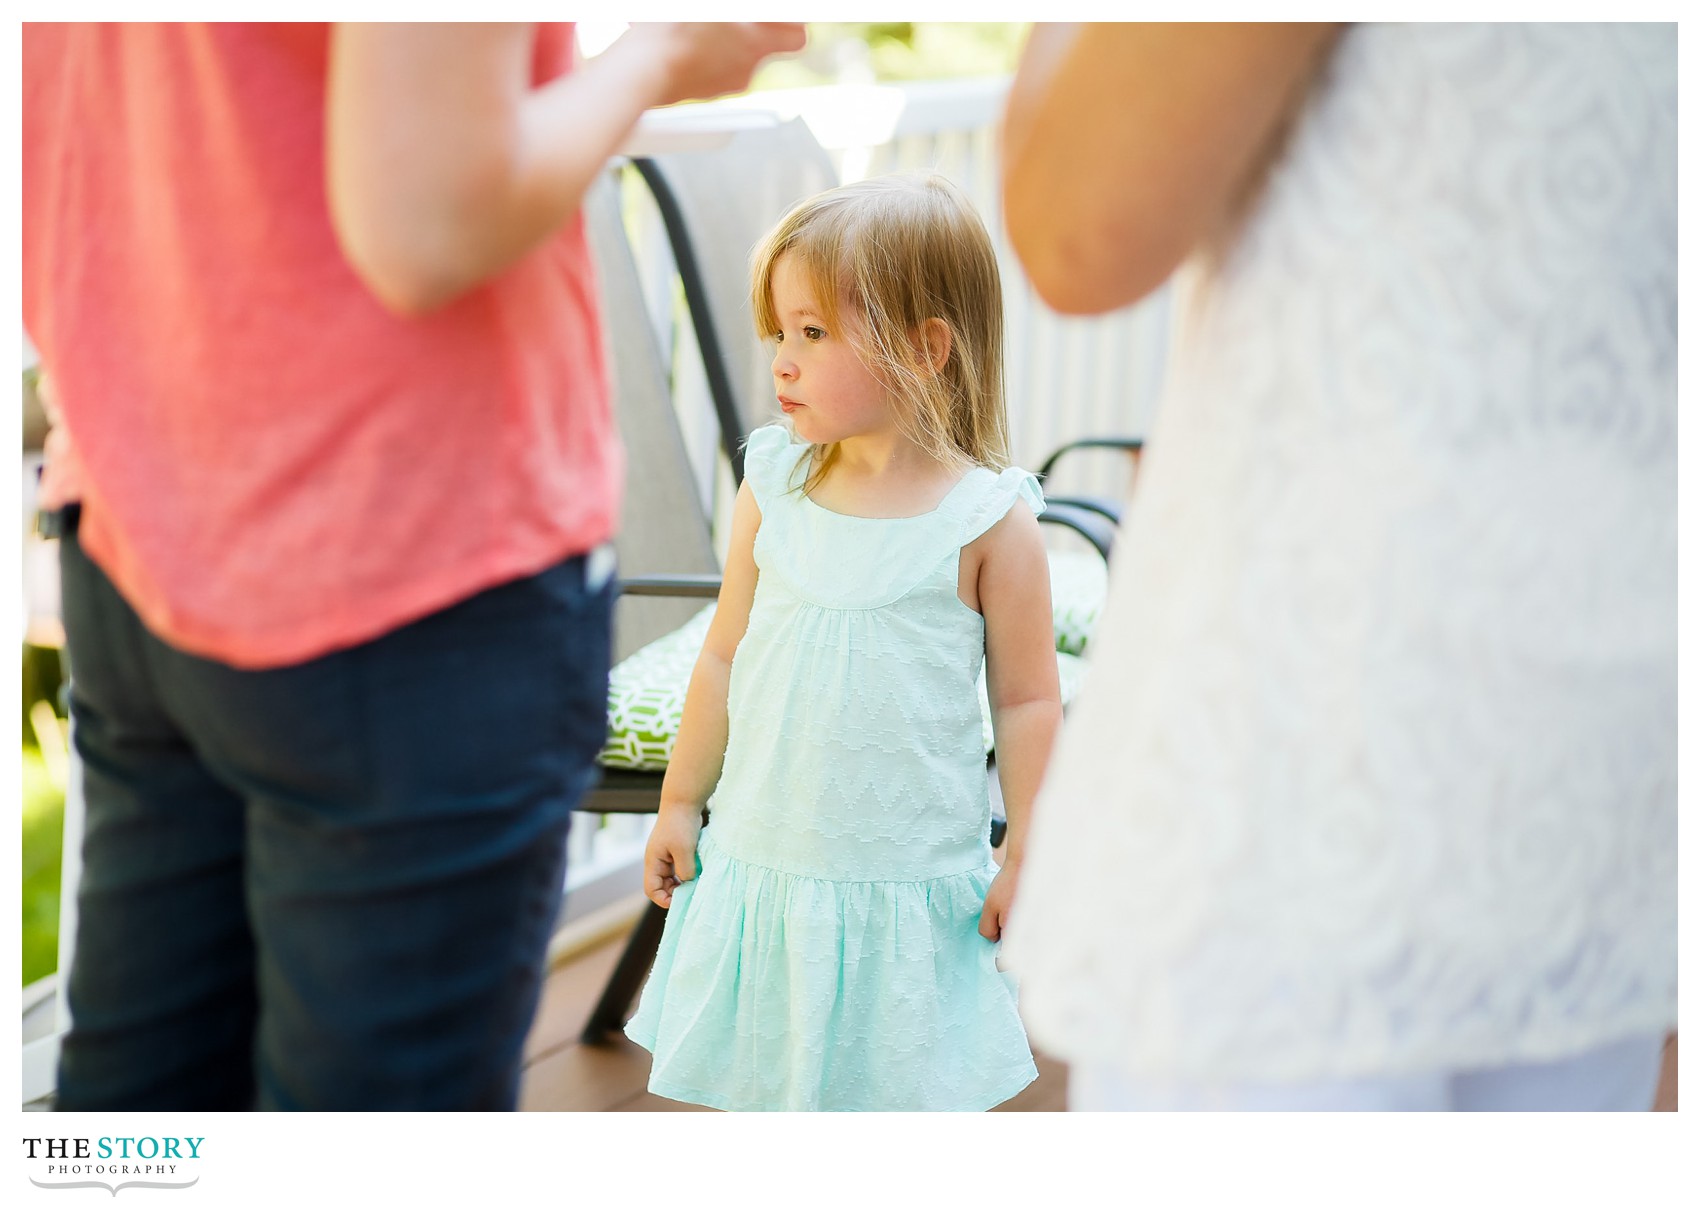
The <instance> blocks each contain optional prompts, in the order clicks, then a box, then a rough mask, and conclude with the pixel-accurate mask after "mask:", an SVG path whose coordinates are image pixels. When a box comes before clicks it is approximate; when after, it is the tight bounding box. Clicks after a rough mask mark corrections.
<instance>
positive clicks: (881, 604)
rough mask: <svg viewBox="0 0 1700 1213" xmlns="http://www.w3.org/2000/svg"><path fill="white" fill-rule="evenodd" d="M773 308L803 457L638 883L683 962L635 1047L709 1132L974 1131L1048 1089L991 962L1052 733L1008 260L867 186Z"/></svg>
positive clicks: (762, 313) (950, 214)
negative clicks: (1010, 442)
mask: <svg viewBox="0 0 1700 1213" xmlns="http://www.w3.org/2000/svg"><path fill="white" fill-rule="evenodd" d="M752 298H753V303H754V309H755V315H756V323H757V326H758V328H759V330H760V331H761V332H763V333H765V334H768V335H770V336H771V337H772V339H773V340H774V341H775V342H776V343H777V351H776V353H775V356H774V359H773V378H774V386H775V388H776V390H777V393H778V397H779V406H780V408H781V409H782V410H783V411H784V413H785V415H786V417H787V418H788V420H789V422H790V425H789V428H786V427H783V426H779V425H772V426H767V427H764V428H762V429H758V430H756V431H755V432H754V433H753V434H751V435H750V438H749V444H748V447H747V449H746V451H745V456H744V459H745V465H744V466H745V481H744V485H743V488H742V489H741V490H740V491H739V494H738V499H737V504H736V506H735V508H734V513H733V523H732V541H731V551H730V554H729V556H728V559H727V564H726V573H725V580H724V583H723V587H722V589H721V591H720V599H719V605H718V607H717V609H716V611H715V615H714V622H713V624H712V626H711V628H710V630H709V633H708V637H707V640H706V641H705V643H704V645H703V651H702V655H701V657H700V658H699V659H698V661H697V664H696V668H695V670H694V672H693V673H692V675H691V682H690V689H689V691H688V693H687V696H686V700H685V709H684V717H683V720H682V722H681V726H680V729H679V735H678V741H677V744H676V746H675V748H674V751H673V756H672V760H671V762H670V764H669V765H668V768H667V777H666V780H665V783H664V785H663V789H662V798H661V811H660V817H659V819H658V820H657V822H656V825H655V828H654V831H653V832H652V833H651V835H650V838H649V845H648V848H647V850H646V853H645V858H644V888H645V891H646V892H647V893H648V894H649V896H650V898H651V899H652V900H654V901H655V902H656V903H657V904H659V905H662V906H667V907H669V913H668V915H667V927H666V933H665V934H664V935H663V937H662V940H661V946H660V950H659V953H658V955H657V957H656V961H655V969H654V971H653V973H652V974H651V975H650V978H649V982H648V984H647V986H646V987H645V989H644V992H643V996H642V999H641V1000H640V1003H639V1006H638V1011H637V1014H636V1016H635V1017H634V1018H633V1019H632V1021H631V1023H630V1024H629V1025H627V1027H626V1033H627V1035H629V1036H630V1037H631V1038H632V1039H633V1040H635V1041H637V1042H638V1043H639V1044H641V1045H643V1046H644V1047H645V1048H647V1049H649V1050H650V1051H651V1052H652V1053H654V1055H655V1060H654V1066H653V1069H652V1071H651V1074H650V1080H649V1089H650V1090H651V1091H653V1092H655V1093H656V1094H658V1095H663V1096H667V1097H670V1098H673V1099H679V1100H684V1101H687V1102H690V1103H697V1104H708V1105H711V1106H713V1107H718V1108H726V1109H740V1110H803V1109H819V1110H837V1111H848V1110H907V1111H919V1110H940V1111H980V1110H984V1109H987V1108H990V1107H992V1106H993V1105H995V1104H998V1103H1000V1102H1002V1101H1003V1100H1005V1099H1008V1098H1009V1097H1010V1096H1012V1095H1014V1094H1015V1093H1016V1092H1017V1091H1019V1090H1021V1089H1022V1088H1023V1087H1025V1086H1026V1085H1027V1084H1028V1083H1029V1082H1031V1081H1032V1080H1033V1079H1034V1078H1035V1077H1036V1071H1035V1069H1034V1066H1033V1057H1032V1054H1031V1052H1030V1051H1029V1049H1028V1046H1027V1037H1026V1034H1025V1032H1024V1031H1023V1029H1022V1026H1021V1021H1020V1019H1019V1018H1018V1017H1017V1014H1016V1001H1015V992H1014V990H1013V988H1012V986H1011V984H1010V982H1009V981H1008V980H1007V979H1006V978H1005V976H1004V975H1003V974H1002V973H1000V972H999V971H998V968H997V965H996V961H995V955H994V954H995V951H996V942H995V941H996V940H997V939H998V938H999V937H1000V936H1001V934H1002V931H1003V927H1004V923H1005V920H1006V917H1007V914H1008V910H1009V904H1010V900H1011V897H1012V895H1013V893H1014V889H1015V882H1016V877H1017V873H1018V871H1019V867H1020V863H1021V857H1022V849H1023V847H1024V845H1025V841H1026V834H1027V808H1028V805H1029V804H1030V803H1031V801H1032V799H1033V794H1034V791H1035V789H1036V787H1037V785H1038V782H1039V777H1040V774H1041V771H1042V768H1043V766H1044V763H1045V759H1046V756H1047V754H1048V753H1049V750H1050V746H1051V739H1052V736H1053V734H1054V732H1055V730H1056V727H1057V723H1058V721H1059V720H1060V718H1061V715H1062V707H1061V702H1060V698H1059V694H1058V687H1057V672H1056V658H1055V651H1054V646H1053V640H1052V630H1051V610H1050V588H1049V579H1048V576H1047V570H1046V561H1045V551H1044V546H1043V543H1042V541H1041V539H1040V536H1039V527H1038V523H1037V522H1036V521H1035V520H1034V513H1035V512H1036V511H1037V510H1038V509H1039V508H1040V507H1041V505H1042V499H1041V497H1040V494H1039V489H1038V484H1037V482H1036V481H1035V480H1034V478H1033V477H1032V476H1030V475H1029V474H1027V473H1026V472H1024V471H1022V470H1021V469H1019V468H1013V467H1007V466H1005V465H1006V462H1007V458H1006V454H1005V451H1006V443H1007V439H1006V430H1007V426H1006V422H1005V417H1004V402H1003V369H1002V344H1003V313H1002V298H1001V291H1000V287H999V282H998V269H997V262H996V259H995V257H994V255H993V251H992V246H991V241H990V240H989V238H988V237H987V235H986V230H985V228H984V226H982V224H981V223H980V220H979V218H978V217H977V216H976V215H975V214H974V212H973V209H972V207H971V206H970V205H969V204H968V202H967V200H966V199H965V198H964V197H963V196H962V195H961V193H960V192H959V191H957V190H956V189H955V188H954V187H952V186H951V185H950V184H949V183H948V182H946V181H944V180H943V179H942V178H939V177H926V178H919V179H917V178H883V179H879V180H874V181H867V182H862V183H859V184H856V185H849V186H845V187H843V188H840V189H835V190H830V191H828V192H826V193H824V194H820V195H817V196H816V197H814V198H811V199H809V200H807V201H805V202H803V203H802V204H800V205H799V206H798V207H796V209H794V210H793V211H792V212H791V213H790V214H789V215H787V216H786V217H785V219H784V220H782V221H781V222H780V224H779V226H778V228H777V229H776V230H775V231H774V232H773V233H772V234H771V235H770V236H769V237H768V239H767V240H766V242H765V243H764V244H763V246H762V247H761V248H760V249H759V250H758V251H757V254H756V260H755V267H754V275H753V290H752ZM734 654H735V655H736V656H735V659H734ZM982 663H984V665H985V668H986V675H987V689H988V691H989V695H990V702H991V706H992V719H993V729H994V735H995V739H996V744H997V754H998V773H999V777H1000V780H1001V783H1002V790H1003V797H1004V805H1005V808H1006V811H1007V814H1008V818H1009V847H1008V851H1007V857H1006V859H1005V862H1004V866H1003V868H1002V869H1001V870H1000V869H999V868H998V867H997V865H996V864H995V863H994V862H993V860H992V854H991V848H990V846H989V843H988V839H987V831H988V827H989V823H990V813H991V809H990V802H989V797H988V788H987V780H986V761H985V750H984V745H983V741H982V735H981V722H980V707H979V697H978V693H977V691H976V685H975V684H976V680H977V678H978V676H979V673H980V668H981V665H982ZM710 793H712V797H711V796H710ZM705 804H706V805H707V806H708V808H709V809H710V810H711V813H712V816H711V819H710V821H709V824H708V825H707V827H706V828H703V827H701V825H700V823H701V820H702V812H703V808H704V806H705ZM699 831H700V833H699Z"/></svg>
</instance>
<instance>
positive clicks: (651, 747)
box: [599, 561, 1102, 771]
mask: <svg viewBox="0 0 1700 1213" xmlns="http://www.w3.org/2000/svg"><path fill="white" fill-rule="evenodd" d="M1099 563H1100V564H1102V561H1100V562H1099ZM713 618H714V607H713V605H709V606H706V607H704V608H703V609H702V610H701V611H699V612H697V614H696V616H695V617H694V618H692V619H691V621H690V622H689V623H687V624H685V625H684V626H683V627H682V628H679V629H678V630H677V631H674V632H669V633H668V634H667V635H665V636H663V637H662V638H661V639H660V640H657V641H655V642H653V643H651V644H647V645H645V646H644V647H643V648H641V649H639V650H638V651H637V652H635V653H633V654H632V655H631V656H630V657H628V658H626V659H625V660H624V661H622V662H620V664H619V665H617V666H615V667H614V668H613V670H612V671H610V672H609V675H608V740H607V742H606V743H605V744H604V745H603V747H602V753H601V755H600V757H599V761H600V762H601V763H602V765H603V766H605V767H613V768H616V769H618V770H623V771H664V770H666V769H667V761H668V759H670V758H671V757H672V756H673V740H674V738H675V737H677V736H678V733H679V717H680V716H681V715H682V714H683V713H684V710H685V690H686V688H687V687H689V686H690V681H691V670H692V669H693V668H694V667H695V666H696V661H697V656H698V654H700V653H701V652H702V643H703V640H704V639H705V638H706V637H707V636H708V625H709V623H710V621H712V620H713ZM1085 672H1086V662H1084V661H1083V660H1081V659H1080V658H1079V657H1076V656H1073V655H1071V654H1068V653H1058V654H1057V675H1058V677H1059V679H1060V680H1061V683H1062V701H1063V705H1064V706H1065V707H1066V706H1067V705H1068V703H1069V701H1070V700H1072V699H1073V698H1074V692H1075V690H1076V689H1077V688H1078V687H1079V685H1080V680H1081V678H1082V677H1083V676H1084V674H1085ZM979 691H980V720H981V734H982V739H983V740H984V742H985V746H986V753H988V754H990V753H991V752H992V711H991V707H990V704H989V702H988V700H987V697H986V675H985V672H984V671H983V670H982V671H981V673H980V684H979Z"/></svg>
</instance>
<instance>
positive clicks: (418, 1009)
mask: <svg viewBox="0 0 1700 1213" xmlns="http://www.w3.org/2000/svg"><path fill="white" fill-rule="evenodd" d="M60 570H61V575H62V579H63V587H64V595H63V601H64V615H65V629H66V634H67V652H68V656H69V660H70V666H71V713H72V723H73V736H74V738H75V741H76V746H77V751H78V754H79V755H80V756H81V758H82V762H83V773H84V785H83V786H84V797H85V800H86V803H87V814H88V818H87V828H86V831H85V834H84V837H83V875H82V882H81V884H80V885H79V887H78V892H77V914H78V919H77V935H76V953H75V957H74V960H73V963H72V966H71V975H70V986H69V998H70V1008H71V1020H72V1023H71V1031H70V1033H69V1034H68V1035H67V1036H66V1038H65V1040H64V1046H63V1051H62V1054H61V1060H60V1064H59V1093H58V1099H57V1106H58V1107H60V1108H62V1109H141V1110H153V1111H164V1110H172V1109H247V1108H254V1107H259V1108H261V1109H267V1110H273V1109H297V1108H310V1109H332V1110H334V1109H347V1110H362V1109H364V1110H379V1109H511V1108H513V1107H514V1105H515V1103H516V1101H517V1098H518V1089H519V1070H520V1063H521V1049H522V1047H523V1045H524V1041H525V1037H526V1033H527V1031H528V1029H529V1027H530V1023H531V1019H532V1016H533V1014H534V1013H535V1011H536V1007H537V1000H538V995H539V992H540V989H541V982H542V973H543V962H544V951H545V948H546V946H547V943H548V938H549V934H550V930H551V928H552V926H553V924H554V920H555V915H556V912H557V910H558V908H559V905H560V898H561V887H562V881H563V878H564V874H565V864H566V836H567V823H568V819H569V815H570V813H571V810H572V808H573V806H574V805H575V804H576V803H577V802H578V800H579V798H580V796H581V795H582V794H583V793H584V791H585V790H586V788H587V787H588V786H589V784H590V782H591V780H592V778H593V777H594V770H595V767H594V761H595V756H596V753H597V751H598V750H599V749H600V747H601V745H602V743H603V738H604V734H605V729H606V724H605V721H606V712H607V678H608V657H609V627H610V610H611V597H612V594H611V590H610V587H608V586H607V585H602V586H598V587H595V588H594V589H593V588H591V587H589V586H587V585H586V580H585V561H584V558H582V557H577V558H574V559H571V560H568V561H565V562H564V563H562V564H560V565H557V566H555V567H554V568H551V569H548V570H546V571H545V572H543V573H541V574H539V575H537V576H534V577H528V578H524V579H521V580H518V581H514V582H511V583H508V584H506V585H501V586H498V587H496V588H494V589H491V590H488V591H486V592H483V593H480V594H478V595H476V596H474V597H472V598H469V599H467V600H466V601H464V602H461V603H458V604H456V605H455V606H452V607H450V608H448V609H446V610H443V611H441V612H438V613H437V614H435V615H432V616H429V617H428V618H425V619H421V620H419V621H417V622H414V623H411V624H408V625H406V626H404V627H401V628H398V629H396V630H395V631H393V632H391V633H389V634H388V635H385V636H383V637H381V638H379V639H377V640H374V641H371V642H370V643H367V644H362V645H359V646H356V647H354V648H350V649H345V650H342V651H339V652H336V653H332V654H330V655H328V656H325V657H320V658H317V659H314V660H312V661H307V662H303V663H302V664H300V665H295V666H288V667H283V668H279V669H269V670H258V671H254V670H238V669H234V668H232V667H229V666H226V665H222V664H220V663H218V662H215V661H208V660H204V659H202V658H199V657H194V656H190V655H189V654H186V653H184V652H182V651H180V650H178V649H175V648H172V647H171V646H169V645H167V644H165V643H163V642H162V641H160V640H159V639H158V638H157V637H155V636H154V635H153V634H152V633H150V632H149V631H148V630H147V629H146V628H145V627H144V626H143V625H142V623H141V622H140V620H139V619H138V618H137V616H136V614H135V612H134V611H132V610H131V609H130V607H129V605H128V604H127V603H125V601H124V600H123V598H122V597H120V596H119V594H118V592H117V591H116V590H115V589H114V587H113V586H112V584H111V583H110V582H109V581H108V580H107V579H106V577H105V576H104V575H103V574H102V573H101V571H100V570H99V569H98V568H97V567H95V566H94V565H93V564H92V563H91V562H90V561H89V559H88V558H87V556H85V555H84V553H83V552H82V550H81V548H80V547H79V546H78V544H77V540H76V536H75V534H74V533H73V534H71V535H68V536H66V537H65V538H64V539H63V540H62V543H61V553H60Z"/></svg>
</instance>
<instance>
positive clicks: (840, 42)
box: [754, 21, 1028, 89]
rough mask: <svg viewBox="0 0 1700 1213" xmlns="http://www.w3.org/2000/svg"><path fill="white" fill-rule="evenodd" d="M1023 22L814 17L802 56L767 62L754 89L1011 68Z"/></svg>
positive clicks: (1022, 36)
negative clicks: (867, 19)
mask: <svg viewBox="0 0 1700 1213" xmlns="http://www.w3.org/2000/svg"><path fill="white" fill-rule="evenodd" d="M1027 30H1028V23H1027V22H1022V21H903V22H880V21H814V22H810V23H809V45H808V47H807V49H806V50H804V51H803V53H802V54H800V55H796V56H793V57H790V58H785V59H780V60H777V61H774V62H770V63H768V64H766V65H765V66H763V67H762V69H761V70H760V71H759V72H757V73H756V78H755V82H754V87H755V88H757V89H766V88H800V87H804V86H808V85H818V84H834V83H870V82H881V83H883V82H886V81H896V80H944V79H950V78H952V77H961V76H998V75H1007V74H1009V73H1011V72H1013V71H1014V70H1015V64H1016V61H1017V60H1018V59H1019V58H1020V57H1021V46H1022V44H1023V43H1024V42H1025V41H1026V39H1027Z"/></svg>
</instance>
